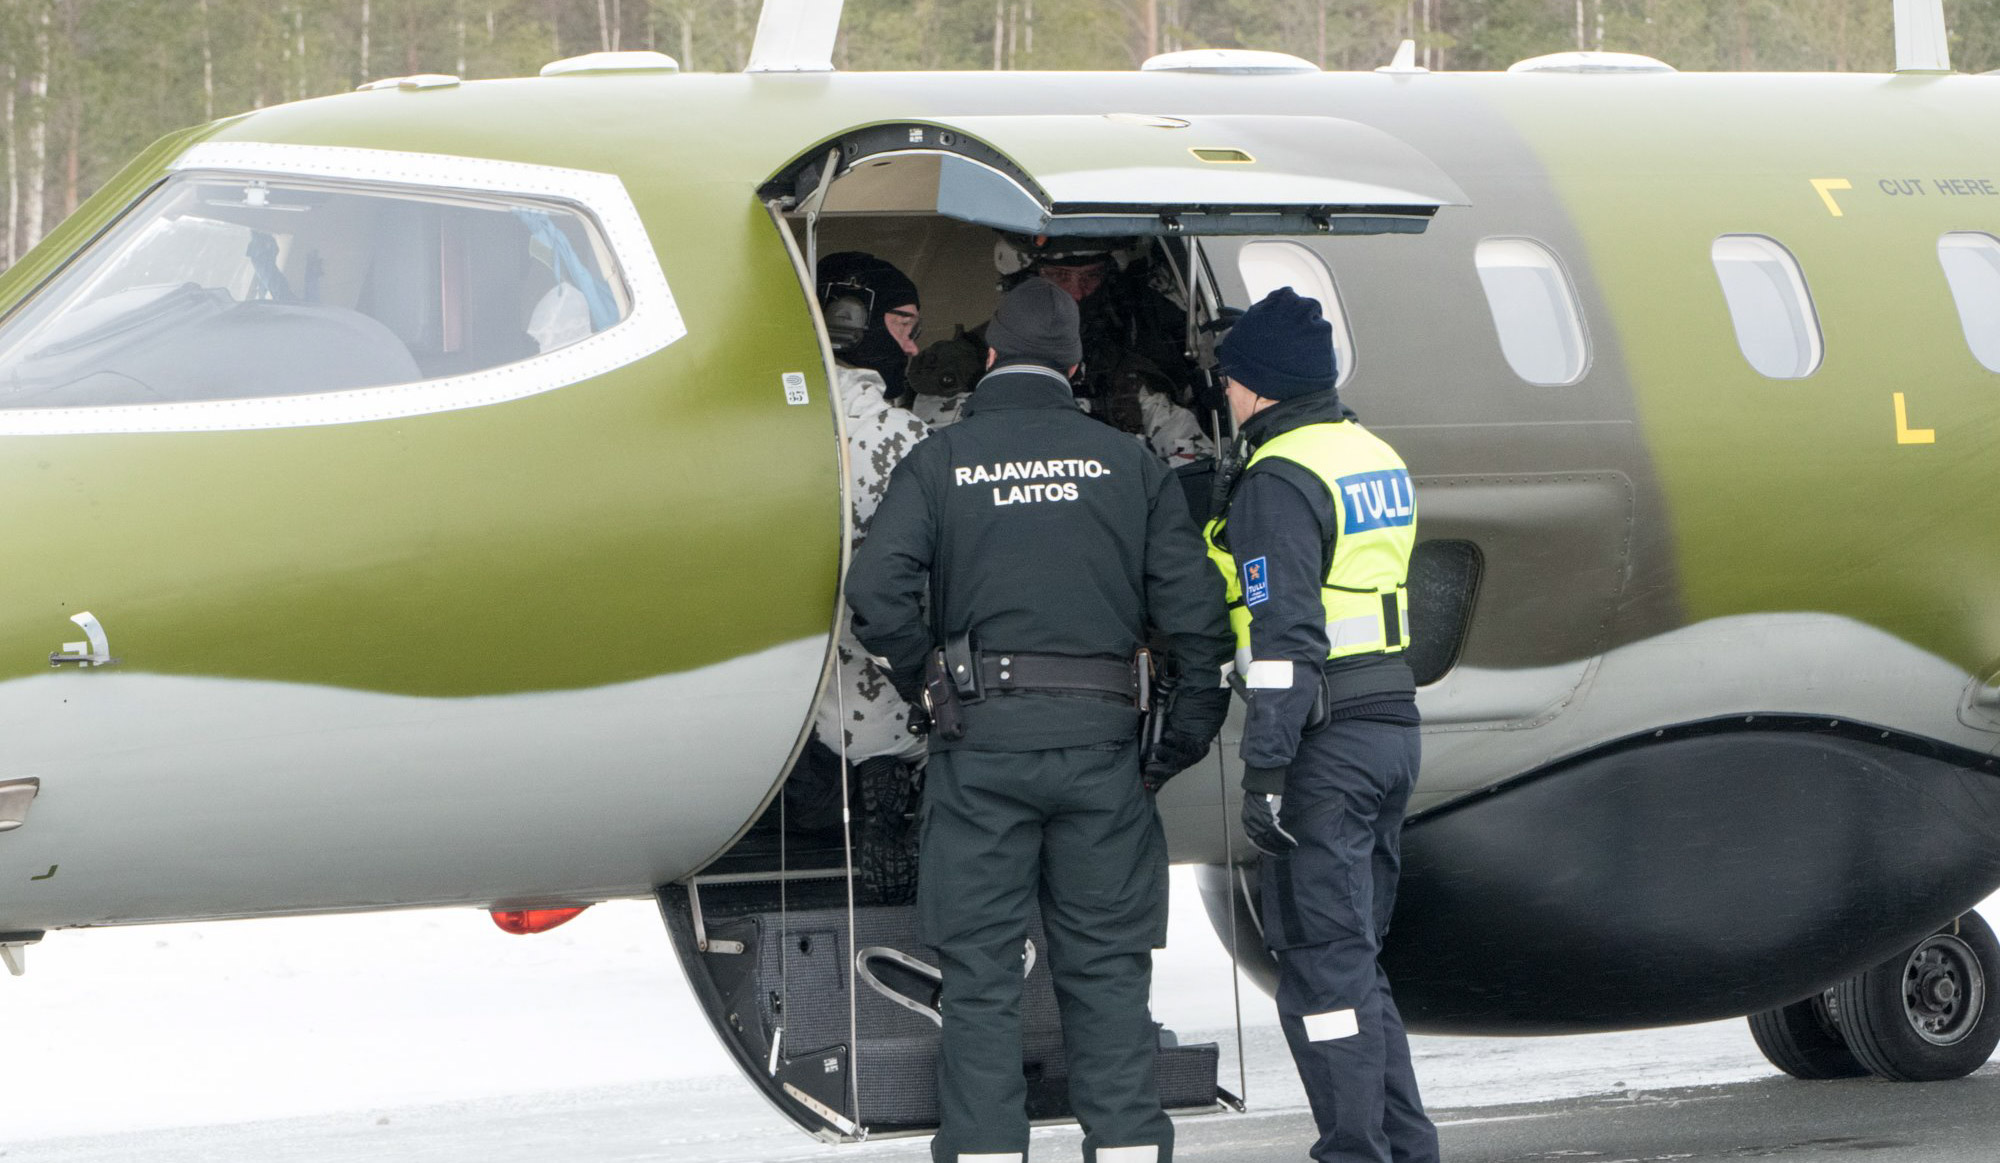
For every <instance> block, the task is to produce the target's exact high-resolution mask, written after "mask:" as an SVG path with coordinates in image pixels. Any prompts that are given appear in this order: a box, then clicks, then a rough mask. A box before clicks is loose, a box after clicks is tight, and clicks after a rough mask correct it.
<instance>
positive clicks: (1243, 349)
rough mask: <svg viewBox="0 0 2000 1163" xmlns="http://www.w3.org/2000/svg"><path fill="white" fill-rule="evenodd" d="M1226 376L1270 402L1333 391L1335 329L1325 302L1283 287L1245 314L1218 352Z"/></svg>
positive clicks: (1336, 370)
mask: <svg viewBox="0 0 2000 1163" xmlns="http://www.w3.org/2000/svg"><path fill="white" fill-rule="evenodd" d="M1215 356H1216V362H1217V363H1218V364H1219V365H1220V367H1221V369H1222V374H1223V375H1226V376H1228V377H1229V378H1230V379H1233V380H1235V381H1237V382H1238V383H1240V384H1242V385H1243V386H1244V387H1246V388H1249V389H1250V390H1251V391H1253V392H1255V393H1257V394H1258V395H1260V396H1262V397H1264V398H1265V399H1267V400H1289V399H1292V398H1293V397H1295V396H1303V395H1306V394H1308V393H1310V392H1324V391H1328V390H1330V389H1331V388H1332V387H1333V381H1334V380H1335V379H1336V378H1338V377H1337V372H1338V369H1337V368H1336V367H1335V364H1334V357H1333V325H1332V324H1330V323H1328V322H1327V321H1326V320H1325V319H1324V318H1322V317H1321V316H1320V312H1319V300H1318V299H1308V298H1306V297H1304V296H1303V295H1300V294H1299V293H1298V292H1297V291H1294V290H1292V289H1291V288H1290V287H1279V288H1278V289H1277V290H1275V291H1272V292H1271V293H1270V294H1268V295H1266V296H1264V298H1263V299H1262V300H1261V301H1260V302H1258V303H1257V304H1256V305H1255V306H1253V307H1251V308H1250V309H1249V310H1248V311H1245V312H1244V313H1243V317H1242V318H1240V319H1238V320H1237V321H1236V325H1235V326H1233V327H1231V328H1230V329H1229V334H1228V336H1227V337H1225V338H1224V339H1223V341H1222V346H1221V347H1219V348H1217V349H1216V353H1215Z"/></svg>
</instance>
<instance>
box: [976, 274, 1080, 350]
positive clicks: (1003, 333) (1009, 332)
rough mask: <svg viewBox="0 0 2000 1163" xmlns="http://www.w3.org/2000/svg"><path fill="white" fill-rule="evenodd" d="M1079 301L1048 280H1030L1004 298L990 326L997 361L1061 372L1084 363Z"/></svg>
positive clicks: (989, 337) (989, 343)
mask: <svg viewBox="0 0 2000 1163" xmlns="http://www.w3.org/2000/svg"><path fill="white" fill-rule="evenodd" d="M1079 318H1080V317H1079V315H1078V313H1077V307H1076V300H1075V299H1072V298H1070V297H1069V292H1068V291H1065V290H1063V289H1062V288H1061V287H1058V286H1056V285H1055V284H1054V283H1051V282H1049V281H1048V280H1047V279H1029V280H1028V281H1027V282H1025V283H1022V284H1021V285H1020V286H1018V287H1015V288H1014V289H1013V290H1011V291H1009V292H1007V293H1006V294H1005V295H1002V296H1001V297H1000V306H998V307H997V308H995V309H994V311H993V321H992V322H991V323H988V324H987V325H986V346H988V347H990V348H992V349H993V351H994V354H995V356H996V358H995V360H994V363H995V364H1004V363H1036V364H1041V365H1042V366H1044V367H1051V368H1054V369H1056V370H1057V371H1062V370H1064V369H1066V368H1070V367H1074V366H1076V365H1077V364H1079V363H1082V362H1083V339H1082V336H1081V326H1082V325H1081V323H1080V322H1079Z"/></svg>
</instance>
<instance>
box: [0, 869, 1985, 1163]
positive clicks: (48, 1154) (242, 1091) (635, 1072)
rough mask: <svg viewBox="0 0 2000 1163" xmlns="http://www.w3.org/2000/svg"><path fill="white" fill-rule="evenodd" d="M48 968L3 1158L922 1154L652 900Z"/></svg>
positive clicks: (1689, 1044) (1649, 1060)
mask: <svg viewBox="0 0 2000 1163" xmlns="http://www.w3.org/2000/svg"><path fill="white" fill-rule="evenodd" d="M1174 891H1175V900H1174V917H1175V920H1174V927H1173V930H1172V935H1171V943H1170V947H1169V949H1168V950H1167V952H1166V953H1164V954H1162V955H1161V956H1160V959H1159V968H1158V972H1157V989H1156V1003H1155V1010H1156V1013H1157V1014H1158V1016H1159V1017H1160V1019H1161V1020H1162V1021H1163V1022H1165V1023H1166V1024H1167V1025H1168V1026H1170V1027H1173V1028H1175V1029H1177V1030H1179V1031H1181V1033H1182V1035H1183V1037H1184V1038H1187V1039H1189V1040H1193V1039H1194V1038H1196V1037H1214V1038H1216V1039H1217V1040H1220V1041H1222V1042H1224V1046H1225V1050H1224V1070H1223V1074H1224V1084H1225V1085H1227V1086H1229V1087H1231V1089H1234V1088H1235V1085H1236V1064H1235V1061H1234V1056H1233V1043H1234V1035H1233V1030H1232V1029H1231V1027H1232V1024H1233V1016H1232V1006H1231V994H1230V988H1229V985H1230V981H1229V977H1230V975H1229V966H1228V959H1227V955H1226V953H1225V952H1224V951H1223V950H1222V949H1221V947H1220V946H1219V944H1218V943H1217V942H1216V940H1215V939H1214V937H1213V936H1212V935H1211V934H1210V932H1209V930H1208V923H1207V920H1206V919H1205V917H1204V916H1203V914H1202V911H1201V908H1200V904H1199V900H1198V898H1197V895H1196V893H1195V891H1194V887H1193V884H1192V879H1191V877H1189V876H1188V875H1187V874H1186V872H1185V870H1177V871H1176V874H1175V885H1174ZM1996 906H2000V898H1995V900H1994V901H1990V902H1988V904H1987V906H1986V909H1985V911H1986V912H1987V915H1988V916H1989V917H1995V916H1996V915H2000V909H1996ZM29 959H30V960H29V967H30V971H29V973H28V975H27V976H26V977H24V978H19V979H4V978H0V1037H4V1041H0V1158H4V1160H5V1161H6V1163H83V1161H85V1160H91V1161H102V1163H114V1161H116V1163H122V1161H126V1160H132V1161H137V1160H141V1159H143V1160H145V1161H146V1163H179V1161H182V1160H186V1161H189V1163H192V1161H194V1160H206V1159H215V1158H240V1159H255V1160H260V1161H263V1160H269V1161H273V1163H279V1161H282V1163H331V1161H334V1160H347V1159H357V1160H358V1159H362V1158H368V1159H381V1158H385V1157H386V1158H392V1159H409V1160H418V1159H426V1160H427V1159H454V1160H456V1159H480V1160H485V1161H489V1163H506V1161H508V1160H514V1159H520V1160H529V1159H534V1160H542V1159H548V1158H563V1159H585V1158H587V1159H592V1160H625V1159H651V1160H678V1159H685V1160H697V1159H698V1160H712V1161H725V1163H726V1161H733V1160H742V1161H746V1163H747V1161H750V1160H780V1159H798V1158H813V1157H818V1156H821V1155H827V1154H841V1155H844V1156H845V1157H847V1158H857V1157H881V1158H891V1159H893V1158H904V1157H910V1158H914V1157H916V1155H917V1154H918V1153H919V1152H918V1150H917V1148H918V1144H917V1143H909V1142H905V1143H882V1144H875V1145H871V1146H868V1147H865V1148H861V1149H859V1150H854V1149H848V1150H844V1151H839V1152H836V1151H834V1150H833V1149H831V1148H823V1147H820V1146H818V1145H816V1144H814V1143H813V1142H812V1141H810V1140H808V1139H806V1138H805V1137H804V1136H802V1135H800V1134H799V1133H798V1132H796V1131H794V1130H792V1129H791V1128H790V1127H789V1125H787V1124H785V1123H783V1122H782V1121H781V1120H780V1119H779V1118H778V1117H777V1116H776V1115H775V1114H773V1113H771V1111H770V1110H769V1108H767V1107H766V1106H765V1105H764V1104H763V1102H762V1100H761V1099H759V1098H758V1097H757V1096H756V1095H755V1094H754V1093H753V1092H752V1091H751V1090H750V1089H749V1088H748V1087H747V1086H746V1085H744V1084H743V1083H742V1082H740V1081H739V1080H737V1079H736V1078H735V1077H734V1076H733V1067H732V1066H730V1064H729V1063H728V1061H727V1060H726V1059H725V1057H724V1056H723V1053H722V1051H721V1049H720V1048H719V1047H718V1046H717V1044H716V1042H715V1040H714V1037H713V1035H711V1034H710V1033H709V1031H708V1027H707V1024H706V1022H705V1021H704V1020H703V1019H702V1017H701V1015H700V1013H699V1012H698V1011H697V1009H696V1007H695V1005H694V1003H693V1001H692V999H691V998H690V996H689V994H688V991H687V988H686V985H685V983H684V981H683V980H682V978H681V974H680V970H679V968H678V966H677V963H676V962H675V960H674V957H673V953H672V951H671V950H670V949H669V948H668V945H667V940H666V935H665V931H664V929H663V927H662V926H661V924H660V921H659V918H658V915H657V913H656V912H655V911H654V909H653V907H652V905H651V904H650V903H648V902H616V903H613V904H609V905H601V906H599V907H597V908H595V909H592V910H590V911H589V912H587V913H585V914H584V915H583V917H582V918H580V919H578V920H577V921H575V922H573V923H572V924H570V925H569V926H567V927H565V928H562V929H559V930H556V931H555V932H552V933H548V934H544V935H541V936H537V937H527V938H522V937H511V936H508V935H506V934H503V933H501V932H500V931H499V930H497V929H495V928H494V927H493V925H492V923H491V922H490V921H489V920H487V918H486V917H485V916H484V914H482V913H478V912H473V911H469V910H455V911H450V912H416V913H402V914H386V915H375V916H362V917H324V918H310V919H296V920H281V921H254V922H231V923H223V924H206V925H175V926H158V927H152V928H142V929H119V930H105V931H101V932H66V933H58V934H55V935H53V936H52V937H51V938H50V939H49V940H48V941H46V942H44V943H43V944H42V945H39V946H36V947H34V948H33V949H31V950H30V953H29ZM1243 1005H1244V1019H1245V1023H1246V1027H1247V1033H1248V1054H1247V1059H1248V1067H1249V1097H1250V1100H1251V1103H1252V1105H1253V1108H1255V1109H1257V1110H1262V1111H1270V1110H1284V1109H1295V1108H1297V1107H1299V1106H1301V1105H1303V1097H1302V1095H1301V1094H1300V1092H1299V1089H1298V1083H1297V1081H1296V1079H1295V1078H1294V1077H1293V1076H1292V1074H1291V1072H1290V1067H1289V1063H1288V1061H1287V1059H1286V1056H1285V1052H1284V1046H1283V1042H1282V1040H1281V1039H1280V1038H1278V1037H1277V1034H1276V1029H1275V1024H1274V1023H1275V1018H1274V1014H1273V1011H1272V1008H1271V1004H1270V1001H1269V1000H1268V999H1267V998H1265V997H1264V996H1263V995H1262V994H1260V993H1258V992H1256V991H1255V990H1254V989H1252V988H1250V987H1249V986H1247V985H1246V986H1245V988H1244V991H1243ZM1416 1041H1417V1046H1416V1050H1417V1054H1418V1057H1419V1062H1418V1069H1419V1073H1420V1077H1421V1078H1422V1080H1423V1083H1424V1087H1425V1096H1426V1098H1427V1100H1428V1101H1429V1103H1430V1105H1432V1106H1433V1107H1434V1108H1438V1109H1444V1108H1464V1107H1475V1106H1485V1105H1493V1104H1500V1103H1508V1102H1519V1101H1528V1100H1534V1099H1544V1098H1552V1097H1558V1096H1565V1095H1581V1094H1594V1093H1601V1092H1609V1091H1620V1090H1630V1089H1644V1090H1652V1089H1658V1088H1662V1087H1669V1086H1682V1085H1691V1084H1695V1083H1705V1082H1726V1081H1734V1080H1740V1079H1747V1078H1755V1077H1759V1076H1762V1075H1765V1074H1769V1073H1771V1070H1770V1067H1769V1066H1767V1065H1766V1064H1765V1062H1764V1060H1763V1059H1762V1057H1760V1056H1759V1055H1758V1053H1757V1051H1756V1048H1755V1047H1754V1046H1753V1045H1752V1044H1751V1041H1750V1038H1749V1034H1748V1031H1747V1030H1746V1029H1745V1028H1744V1026H1743V1024H1742V1023H1741V1022H1728V1023H1720V1024H1717V1025H1712V1026H1697V1027H1691V1028H1687V1029H1682V1030H1672V1031H1660V1032H1652V1033H1640V1034H1616V1035H1605V1036H1599V1037H1587V1038H1563V1039H1458V1038H1420V1039H1417V1040H1416ZM1062 1133H1063V1132H1049V1133H1048V1134H1049V1135H1051V1136H1055V1137H1060V1135H1061V1134H1062Z"/></svg>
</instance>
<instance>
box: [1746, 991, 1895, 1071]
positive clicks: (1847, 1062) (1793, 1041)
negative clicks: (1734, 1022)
mask: <svg viewBox="0 0 2000 1163" xmlns="http://www.w3.org/2000/svg"><path fill="white" fill-rule="evenodd" d="M1748 1020H1749V1022H1750V1036H1751V1037H1752V1038H1755V1039H1756V1040H1757V1048H1758V1049H1759V1050H1762V1051H1763V1052H1764V1057H1765V1058H1767V1059H1769V1060H1770V1062H1771V1065H1773V1066H1775V1067H1777V1068H1778V1069H1780V1070H1782V1071H1784V1072H1785V1073H1786V1074H1789V1075H1791V1076H1792V1077H1793V1078H1805V1079H1811V1080H1818V1079H1825V1078H1861V1077H1863V1076H1865V1075H1866V1074H1867V1073H1868V1068H1867V1067H1866V1066H1863V1065H1862V1064H1861V1060H1860V1059H1858V1058H1856V1057H1855V1056H1854V1051H1852V1050H1850V1049H1848V1048H1847V1040H1846V1039H1845V1038H1843V1037H1842V1036H1841V1033H1840V1028H1839V1027H1838V1026H1836V1025H1834V1022H1833V1015H1832V1014H1831V1013H1830V1012H1829V1011H1828V1010H1827V1004H1826V996H1825V995H1824V994H1814V995H1813V996H1811V997H1809V998H1807V999H1805V1000H1804V1001H1796V1002H1793V1003H1792V1004H1791V1005H1788V1006H1779V1007H1778V1008H1777V1009H1774V1010H1765V1011H1764V1012H1763V1013H1761V1014H1751V1015H1750V1017H1749V1019H1748Z"/></svg>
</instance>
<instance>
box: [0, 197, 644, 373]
mask: <svg viewBox="0 0 2000 1163" xmlns="http://www.w3.org/2000/svg"><path fill="white" fill-rule="evenodd" d="M630 309H631V300H630V296H629V295H628V293H627V291H626V287H625V283H624V280H623V278H622V277H621V275H620V273H619V270H618V268H617V265H616V264H615V263H614V262H613V261H612V259H611V252H610V250H609V248H608V247H607V246H606V245H605V243H604V240H603V236H602V232H601V231H600V230H599V228H598V227H597V225H596V224H595V223H594V222H593V220H592V219H591V218H590V217H589V216H588V215H587V214H586V213H585V212H584V211H582V210H581V209H580V208H579V207H576V206H570V205H564V204H562V203H559V202H553V201H547V202H545V201H540V200H535V199H529V198H510V197H505V196H492V195H471V194H455V193H446V192H441V191H427V190H421V189H415V188H396V187H393V186H367V185H362V184H342V183H338V182H329V181H317V180H312V179H296V178H282V177H252V176H247V175H231V174H216V173H183V174H179V175H176V176H174V177H172V178H169V179H168V180H167V181H166V182H165V183H164V184H163V185H161V186H160V187H159V188H158V189H156V190H155V191H154V192H153V194H152V195H151V196H150V197H148V198H147V199H146V200H145V201H144V202H143V203H141V204H140V205H139V207H138V208H137V209H136V210H135V211H134V212H132V213H131V214H128V215H127V216H126V218H125V220H124V221H123V222H121V223H120V224H119V226H117V227H116V228H115V229H113V230H112V231H111V232H110V233H109V234H107V235H106V236H105V237H104V238H103V239H101V240H100V241H99V242H98V243H97V244H96V245H95V246H93V247H92V248H91V249H90V250H89V251H88V252H86V253H85V254H84V255H83V256H82V257H81V259H80V260H79V261H77V262H75V263H73V264H72V265H71V266H70V267H69V268H68V269H67V270H65V271H64V272H63V273H62V274H61V275H60V276H58V277H57V278H56V279H55V280H54V282H52V283H51V284H50V285H49V286H47V287H45V288H43V290H42V291H41V293H40V294H39V295H37V296H36V298H35V299H34V300H33V301H32V302H31V303H30V304H29V305H28V306H27V307H26V308H25V309H24V310H22V311H21V312H19V313H18V314H17V315H15V317H14V318H13V319H11V320H9V321H7V323H6V324H5V326H4V327H0V409H13V408H79V407H105V406H118V405H135V404H171V403H185V402H191V401H209V400H245V399H254V398H265V397H279V396H298V395H309V394H313V393H321V392H337V391H345V390H350V389H357V388H374V387H382V386H387V385H394V384H409V383H417V382H421V381H426V380H437V379H444V378H448V377H453V376H460V375H465V374H468V373H472V372H479V371H484V370H486V369H490V368H496V367H501V366H505V365H508V364H512V363H516V362H518V361H521V360H525V359H528V358H531V357H534V356H537V355H542V354H546V353H549V352H553V351H557V350H560V349H562V348H564V347H567V346H569V345H571V344H574V343H577V342H579V341H581V340H584V339H588V338H589V337H591V336H592V335H595V334H597V333H598V332H601V331H604V330H606V329H608V328H610V327H611V326H613V325H614V324H616V323H618V322H619V321H620V320H621V319H623V318H625V317H626V315H627V314H628V313H629V312H630Z"/></svg>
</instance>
